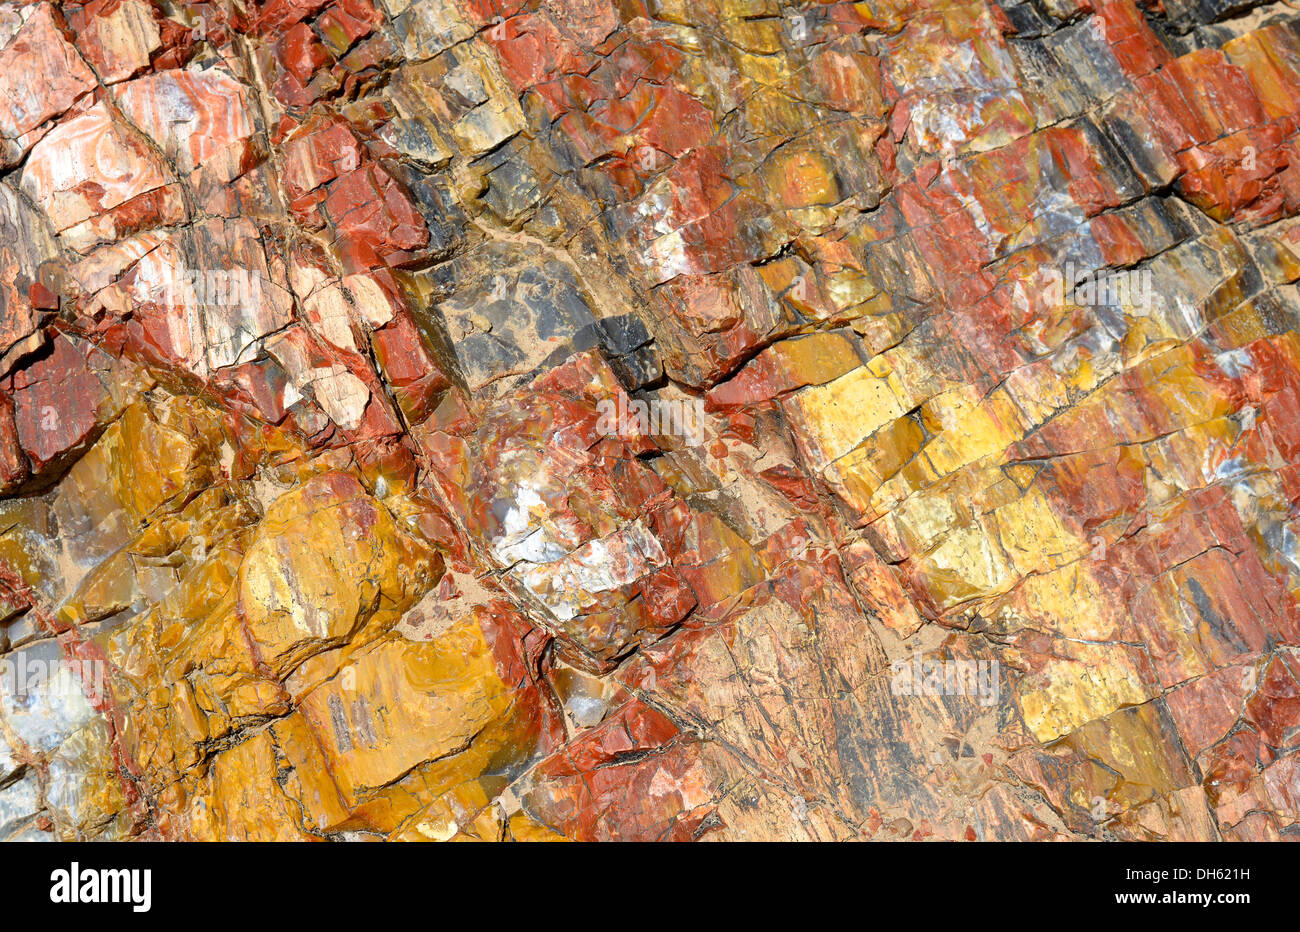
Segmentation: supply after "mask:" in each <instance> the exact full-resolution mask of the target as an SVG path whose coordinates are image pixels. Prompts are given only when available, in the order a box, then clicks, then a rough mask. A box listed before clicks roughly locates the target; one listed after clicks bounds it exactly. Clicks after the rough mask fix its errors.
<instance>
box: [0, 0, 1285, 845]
mask: <svg viewBox="0 0 1300 932" xmlns="http://www.w3.org/2000/svg"><path fill="white" fill-rule="evenodd" d="M1297 214H1300V14H1297V13H1296V12H1294V11H1293V10H1292V8H1291V7H1289V6H1286V5H1284V4H1281V3H1279V4H1274V5H1260V4H1258V3H1254V2H1245V3H1242V2H1227V0H1224V2H1197V3H1191V2H1184V0H1164V2H1163V3H1154V4H1149V3H1143V4H1137V3H1135V2H1134V0H1088V2H1082V3H1057V2H1054V0H1021V2H1015V3H1013V2H1010V0H996V2H993V0H897V2H890V3H885V2H874V0H868V2H858V3H850V2H811V3H806V4H802V5H790V4H783V3H779V2H776V0H717V2H704V0H620V2H617V3H616V2H614V0H268V2H264V3H262V2H256V0H249V2H244V3H234V2H230V0H212V2H202V3H168V4H163V3H160V2H156V0H91V2H86V3H81V2H72V0H69V2H62V3H52V2H48V0H41V2H36V3H24V4H14V3H0V496H3V497H0V837H3V838H26V839H34V838H58V839H89V838H95V839H126V838H145V839H200V840H209V839H284V840H297V839H336V840H337V839H358V838H387V839H394V840H439V841H443V840H452V839H457V840H465V839H483V840H529V841H542V840H563V839H571V840H613V839H640V840H649V839H663V840H692V839H710V840H711V839H720V840H721V839H800V840H802V839H817V840H832V839H833V840H841V839H859V838H867V839H881V840H894V839H899V840H902V839H908V840H922V839H954V840H956V839H965V840H976V839H1024V840H1038V839H1085V838H1099V839H1145V840H1158V839H1198V840H1201V839H1205V840H1217V839H1227V840H1231V839H1284V838H1295V837H1297V836H1300V326H1298V323H1300V318H1298V317H1297V314H1298V313H1300V294H1297V291H1296V282H1297V281H1300V226H1297V225H1296V223H1297V221H1295V219H1294V218H1295V217H1296V216H1297Z"/></svg>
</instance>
